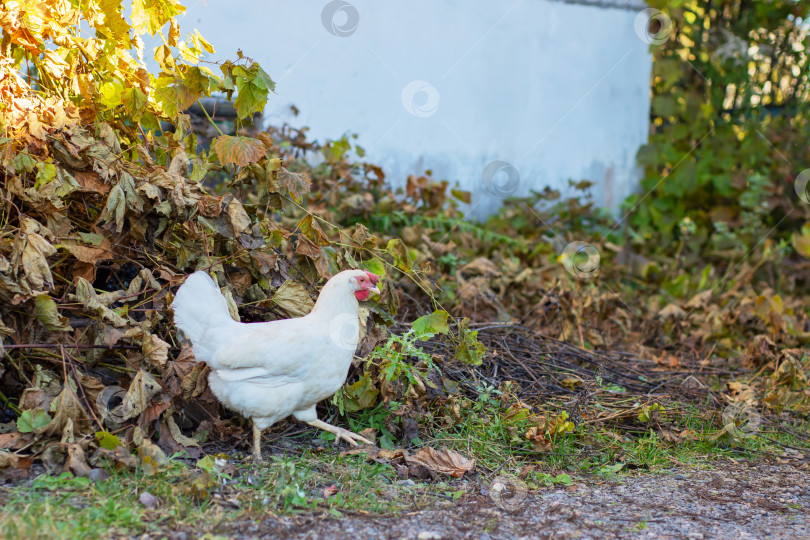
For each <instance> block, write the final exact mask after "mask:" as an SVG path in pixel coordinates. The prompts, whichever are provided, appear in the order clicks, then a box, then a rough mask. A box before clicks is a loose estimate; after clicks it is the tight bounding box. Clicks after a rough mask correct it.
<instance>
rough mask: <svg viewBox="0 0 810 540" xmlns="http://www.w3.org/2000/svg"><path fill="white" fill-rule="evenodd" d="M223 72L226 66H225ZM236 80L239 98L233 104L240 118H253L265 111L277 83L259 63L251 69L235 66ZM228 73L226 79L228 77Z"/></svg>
mask: <svg viewBox="0 0 810 540" xmlns="http://www.w3.org/2000/svg"><path fill="white" fill-rule="evenodd" d="M223 71H226V70H225V66H223ZM232 73H233V76H234V77H235V78H236V88H237V96H236V99H235V100H234V102H233V105H234V107H235V108H236V113H237V114H238V115H239V118H242V119H245V118H251V117H252V116H253V114H254V113H259V112H262V111H263V110H264V106H265V105H266V104H267V97H268V95H269V94H270V92H272V91H274V90H275V88H276V83H275V82H273V80H272V79H271V78H270V76H269V75H267V73H265V71H264V70H263V69H262V68H261V66H259V64H257V63H255V62H254V63H253V64H251V65H250V67H249V68H247V69H245V68H244V67H242V66H234V67H233V70H232ZM227 75H228V74H227V73H226V77H227Z"/></svg>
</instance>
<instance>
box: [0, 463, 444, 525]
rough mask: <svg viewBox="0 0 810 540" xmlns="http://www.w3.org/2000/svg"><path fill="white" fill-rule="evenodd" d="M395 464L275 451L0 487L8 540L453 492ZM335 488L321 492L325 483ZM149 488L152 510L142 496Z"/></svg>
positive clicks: (392, 507) (417, 499)
mask: <svg viewBox="0 0 810 540" xmlns="http://www.w3.org/2000/svg"><path fill="white" fill-rule="evenodd" d="M396 480H398V478H397V476H396V472H395V471H394V469H393V467H391V466H390V465H387V464H381V463H374V462H368V461H367V460H366V459H365V457H364V456H338V455H334V454H329V455H326V454H325V453H321V454H320V455H316V454H313V453H311V452H304V453H303V455H301V456H294V457H279V456H274V457H272V458H271V459H270V460H268V462H267V463H265V464H263V465H262V466H259V467H254V466H253V465H252V464H251V463H250V462H247V461H245V462H241V463H238V464H237V466H236V469H235V470H234V471H231V473H230V474H228V475H224V476H222V475H217V474H213V475H209V474H207V473H205V472H203V471H200V470H199V469H196V468H195V467H193V466H187V465H186V464H184V463H183V462H181V461H179V460H172V461H171V466H170V468H169V470H168V471H166V472H164V473H160V474H158V475H156V476H145V475H144V474H143V473H142V472H140V471H113V472H112V475H111V476H110V478H108V479H106V480H102V481H99V482H95V483H92V482H90V481H89V480H87V479H85V478H74V477H73V476H72V475H70V474H69V473H65V474H62V475H61V476H58V477H56V476H42V477H39V478H36V479H34V480H33V481H32V482H30V483H27V484H23V485H21V486H18V487H14V488H10V489H5V490H2V491H0V502H2V503H3V508H2V511H0V516H1V519H2V521H3V523H4V531H3V536H4V538H76V537H85V538H100V537H109V536H114V535H132V534H140V533H157V532H159V531H161V530H165V529H166V528H169V527H170V528H172V529H191V530H194V531H195V534H196V533H199V534H200V535H202V534H203V533H212V534H216V532H217V531H218V530H219V529H220V528H221V527H223V526H227V524H228V523H235V522H238V521H243V520H253V521H256V520H261V519H266V518H267V517H272V516H275V515H278V514H295V513H301V512H318V513H326V514H330V515H332V516H335V517H340V516H341V515H343V514H344V513H347V512H349V513H354V512H363V513H375V514H390V513H393V512H397V511H400V510H411V509H416V508H420V507H423V506H424V505H426V504H430V503H432V502H435V501H436V500H439V499H447V498H451V496H452V493H453V490H452V489H451V488H450V487H449V486H448V485H447V484H446V483H442V482H440V483H433V484H426V483H420V484H417V485H415V486H412V487H408V486H405V485H398V484H396ZM329 486H336V487H337V489H338V492H337V493H335V494H334V495H331V496H328V497H327V496H325V494H324V489H325V488H327V487H329ZM143 492H149V493H150V494H152V495H153V496H155V497H156V498H157V500H158V504H157V505H156V506H155V507H153V508H147V507H145V506H143V505H142V504H141V503H140V502H138V498H139V496H140V494H141V493H143Z"/></svg>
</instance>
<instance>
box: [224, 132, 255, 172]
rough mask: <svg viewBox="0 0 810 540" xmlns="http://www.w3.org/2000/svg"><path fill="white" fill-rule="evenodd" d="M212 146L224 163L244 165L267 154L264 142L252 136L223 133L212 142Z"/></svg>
mask: <svg viewBox="0 0 810 540" xmlns="http://www.w3.org/2000/svg"><path fill="white" fill-rule="evenodd" d="M211 147H212V148H213V149H214V151H215V152H216V153H217V157H219V162H220V163H222V164H223V165H227V164H228V163H234V164H236V165H238V166H240V167H244V166H245V165H248V164H250V163H255V162H257V161H259V160H260V159H261V158H263V157H264V154H265V149H264V145H263V144H262V142H261V141H260V140H258V139H253V138H251V137H242V136H236V137H234V136H233V135H221V136H219V137H217V138H216V139H214V140H213V141H212V142H211Z"/></svg>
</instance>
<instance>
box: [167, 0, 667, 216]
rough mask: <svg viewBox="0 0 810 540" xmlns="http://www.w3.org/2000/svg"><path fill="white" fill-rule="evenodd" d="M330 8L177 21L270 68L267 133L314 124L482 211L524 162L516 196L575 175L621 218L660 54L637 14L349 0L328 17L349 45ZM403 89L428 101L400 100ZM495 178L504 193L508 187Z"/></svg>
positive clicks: (307, 4) (270, 0)
mask: <svg viewBox="0 0 810 540" xmlns="http://www.w3.org/2000/svg"><path fill="white" fill-rule="evenodd" d="M327 4H328V2H327V1H325V0H320V1H309V0H306V1H299V2H293V1H290V0H287V1H282V0H263V1H249V0H196V1H190V2H188V11H187V13H186V15H184V16H183V18H182V19H181V21H182V22H181V25H182V28H183V30H184V31H187V30H192V29H193V28H198V29H199V30H200V32H201V33H202V34H203V35H204V36H205V37H206V38H207V39H208V40H209V41H211V42H212V43H213V44H214V46H215V47H216V49H217V54H216V55H214V56H213V57H212V58H211V59H212V60H221V59H225V58H234V57H235V53H236V50H237V49H238V48H241V49H242V50H243V51H244V53H245V55H247V56H249V57H251V58H253V59H255V60H257V61H259V62H260V63H261V64H262V66H263V67H264V68H265V70H266V71H267V72H268V73H269V74H270V76H271V77H272V78H273V79H274V80H276V81H277V83H278V87H277V95H276V96H272V98H271V101H270V103H269V104H268V110H267V118H268V119H269V121H270V122H273V123H280V122H281V121H284V120H286V121H288V122H290V123H291V124H293V125H296V126H304V125H306V126H309V127H310V128H311V133H312V135H313V136H314V137H315V138H318V139H321V140H323V139H325V138H336V137H339V136H340V135H341V134H343V133H344V132H346V131H351V132H355V133H358V134H359V135H360V138H359V140H358V142H359V144H361V145H362V146H363V147H365V148H366V150H367V151H368V159H369V160H370V161H372V162H376V163H379V164H381V165H382V166H383V167H384V170H385V171H386V174H387V176H388V179H389V180H390V181H391V182H392V184H394V185H402V184H404V181H405V178H406V177H407V175H408V174H410V173H416V174H420V173H423V172H424V170H425V169H432V170H433V172H434V177H435V178H437V179H446V180H449V181H450V182H451V184H453V183H455V182H458V183H459V184H460V185H461V187H462V188H463V189H468V190H471V191H473V192H474V201H473V205H474V206H475V208H474V209H471V210H472V213H473V214H475V215H478V216H481V215H483V214H484V213H486V212H489V211H491V210H492V209H493V208H496V207H497V205H498V204H499V203H500V201H501V198H500V197H499V196H498V195H497V194H495V195H493V194H491V193H490V192H489V191H487V189H485V187H486V186H484V185H483V184H485V183H486V182H483V181H482V173H483V171H484V169H485V167H486V165H487V164H488V163H490V162H492V161H493V160H502V161H504V162H507V163H509V164H511V165H512V166H514V168H515V170H516V172H517V174H518V175H519V183H518V185H517V189H516V190H515V191H514V194H517V195H521V194H526V193H528V190H529V189H530V188H533V189H538V190H539V189H542V188H543V187H544V186H545V185H550V186H552V187H554V188H557V189H560V190H561V191H563V192H564V193H565V192H567V187H566V186H567V181H568V179H573V180H581V179H589V180H592V181H595V182H596V183H597V187H596V188H594V192H593V193H594V196H595V198H596V200H597V201H598V202H599V203H600V204H602V205H604V206H607V207H609V208H613V209H615V208H616V206H617V205H618V204H619V203H620V202H621V201H622V200H623V199H624V198H625V197H626V196H627V195H628V194H629V193H631V192H632V191H633V190H634V188H635V186H636V185H637V181H638V177H639V176H638V175H639V171H638V169H637V167H636V162H635V156H636V152H637V150H638V148H639V146H640V145H641V144H643V143H644V142H645V141H646V140H647V133H648V114H649V106H650V103H649V101H650V95H649V81H650V71H651V67H652V58H651V55H650V53H649V45H648V44H647V43H645V42H644V41H643V40H642V39H640V38H639V37H638V36H637V35H636V32H635V31H634V20H635V18H636V15H637V11H636V10H633V9H620V8H605V7H596V6H586V5H574V4H566V3H561V2H556V1H548V0H516V1H509V2H493V1H487V0H432V1H429V0H410V1H380V0H377V1H372V0H352V2H351V5H349V6H345V5H344V6H343V9H339V10H337V11H336V12H335V15H334V19H328V20H332V21H334V23H335V25H336V26H335V27H334V31H335V32H337V33H340V32H341V30H340V29H341V28H343V29H344V30H343V33H346V34H350V35H347V36H344V37H340V36H336V35H333V34H332V33H330V32H329V31H327V28H326V27H325V26H324V24H323V21H322V15H323V10H324V7H325V6H327ZM332 7H333V10H334V8H336V7H340V5H339V4H332ZM639 9H640V8H639ZM355 17H356V18H355ZM355 23H356V24H355ZM352 30H353V31H352ZM412 81H425V82H426V83H427V84H429V85H432V87H431V86H428V87H425V86H424V84H421V83H414V84H413V85H411V86H410V87H409V86H408V85H409V83H411V82H412ZM406 87H408V88H410V89H414V88H417V90H418V88H421V91H416V92H415V93H413V92H411V94H413V95H410V96H409V95H408V92H407V91H406V95H405V96H403V90H404V89H405V88H406ZM403 100H404V104H405V105H407V106H408V107H410V108H411V109H412V110H413V111H415V112H416V113H417V115H414V114H411V113H409V111H408V110H407V109H406V106H404V104H403ZM293 104H294V105H296V106H297V107H298V108H299V109H300V111H301V113H300V115H299V116H298V117H297V118H293V117H292V115H291V114H290V112H289V106H290V105H293ZM420 114H421V117H420V116H419V115H420ZM513 174H514V172H513ZM502 175H505V172H503V173H502ZM499 178H500V180H499V179H498V178H496V180H495V185H496V188H495V190H494V191H496V192H497V191H500V192H501V193H503V192H505V191H508V192H511V191H512V189H511V186H509V185H507V186H502V188H501V189H498V188H497V185H498V184H499V182H503V181H504V180H503V179H505V178H506V177H505V176H501V177H499Z"/></svg>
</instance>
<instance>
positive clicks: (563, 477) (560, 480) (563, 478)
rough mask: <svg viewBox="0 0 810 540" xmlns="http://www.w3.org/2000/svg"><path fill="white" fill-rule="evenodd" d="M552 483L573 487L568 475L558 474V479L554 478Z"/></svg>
mask: <svg viewBox="0 0 810 540" xmlns="http://www.w3.org/2000/svg"><path fill="white" fill-rule="evenodd" d="M552 482H554V483H555V484H562V485H564V486H570V485H571V477H570V476H568V475H567V474H558V475H557V476H556V477H554V480H552Z"/></svg>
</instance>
